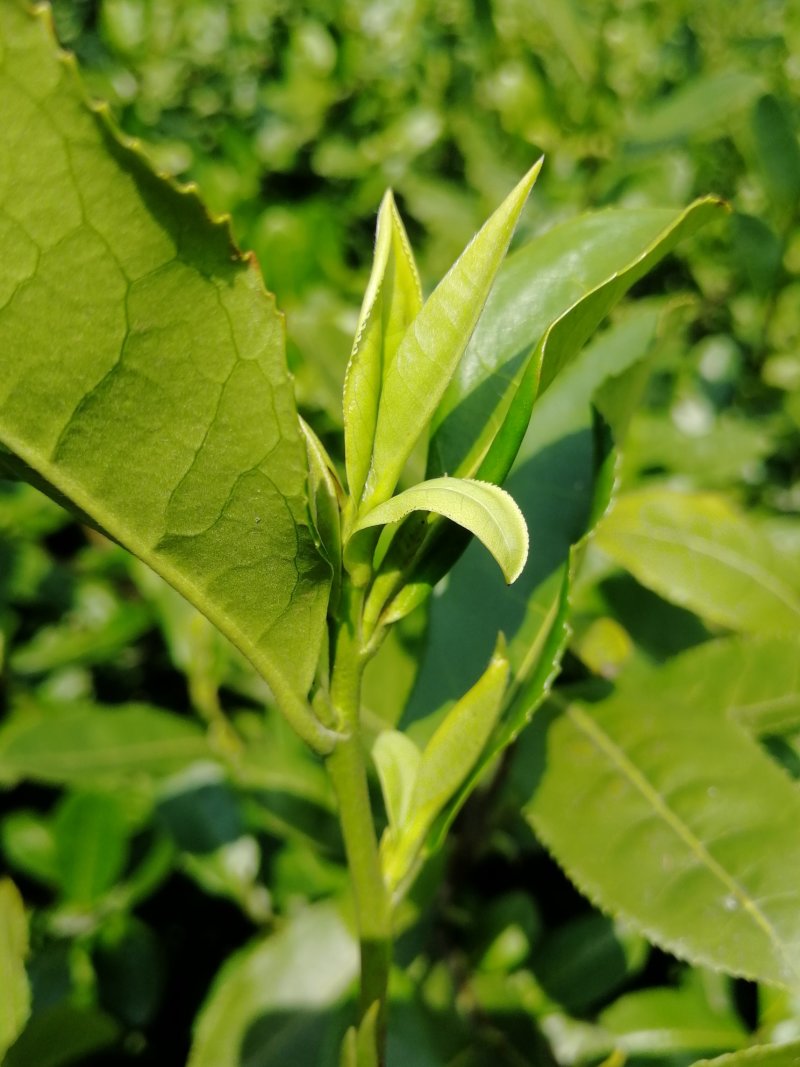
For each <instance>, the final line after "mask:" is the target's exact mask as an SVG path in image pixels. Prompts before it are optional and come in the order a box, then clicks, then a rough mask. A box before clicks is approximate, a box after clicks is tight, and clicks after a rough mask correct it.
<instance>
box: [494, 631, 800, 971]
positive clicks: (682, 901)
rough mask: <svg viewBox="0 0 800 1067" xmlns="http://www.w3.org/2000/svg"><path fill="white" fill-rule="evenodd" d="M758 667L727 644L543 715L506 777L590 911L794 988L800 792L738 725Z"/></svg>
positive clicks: (698, 959)
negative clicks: (521, 793)
mask: <svg viewBox="0 0 800 1067" xmlns="http://www.w3.org/2000/svg"><path fill="white" fill-rule="evenodd" d="M745 647H746V646H745ZM761 664H762V660H761V658H760V657H759V655H755V656H749V655H745V656H742V654H741V643H740V642H739V641H736V642H729V643H726V645H725V646H723V647H722V648H721V649H720V650H718V651H715V652H712V651H711V650H708V651H705V650H703V649H698V650H696V651H691V652H688V653H685V654H684V655H682V656H680V657H677V658H676V659H675V660H673V661H672V662H671V663H670V664H669V665H668V666H667V667H663V668H655V669H652V670H650V671H647V672H641V673H639V674H637V675H636V676H632V677H631V678H630V679H629V680H628V681H627V682H626V683H624V684H622V685H621V686H620V688H619V689H618V691H617V692H616V693H614V694H613V695H612V696H611V697H609V698H608V699H606V700H603V701H601V702H599V703H595V704H588V703H585V702H582V701H579V700H574V701H571V702H569V703H565V704H563V705H559V706H549V707H547V708H546V709H543V710H541V711H540V712H539V713H538V714H537V716H536V717H535V718H534V720H533V723H532V725H531V726H530V728H529V729H528V731H526V733H525V734H523V736H522V739H521V742H520V744H521V754H520V756H519V762H518V764H517V767H516V770H515V775H516V777H517V778H518V781H519V783H520V786H522V785H523V783H527V790H528V794H527V795H528V796H529V800H528V802H527V804H526V805H525V814H526V817H527V818H528V820H529V821H530V823H531V824H532V826H533V827H534V829H535V830H536V832H537V834H539V836H540V837H541V838H542V840H543V841H544V843H545V844H546V845H547V847H548V848H549V849H551V850H552V851H553V853H554V855H555V856H556V858H557V859H558V860H559V862H560V863H561V864H562V865H563V866H564V868H565V870H566V871H567V872H568V873H569V875H570V877H571V878H573V880H574V881H575V883H576V884H577V885H578V886H579V887H580V888H581V889H582V890H583V892H585V893H587V894H588V895H589V896H590V897H591V899H592V900H594V901H595V902H597V903H598V904H600V905H601V906H602V907H603V908H605V909H606V910H608V911H610V912H611V913H613V914H615V915H620V916H622V917H624V918H626V919H628V920H629V921H630V922H631V923H632V924H633V925H634V926H635V927H636V928H637V929H639V930H641V931H642V932H643V933H644V934H645V935H646V936H647V937H648V938H649V939H650V940H652V941H655V942H656V943H657V944H659V945H661V946H663V947H665V948H667V949H668V950H669V951H671V952H674V953H675V954H676V955H678V956H680V957H682V958H685V959H689V960H691V961H692V962H695V963H703V964H708V965H710V966H712V967H716V968H719V969H721V970H724V971H727V972H728V973H730V974H736V975H744V976H746V977H751V978H756V979H759V980H763V981H765V982H771V983H776V984H779V985H785V986H790V987H793V988H794V987H797V986H798V985H800V968H798V964H797V948H798V945H800V908H798V903H800V888H798V887H800V840H798V836H797V826H798V820H800V794H798V791H797V789H796V788H795V785H794V783H793V782H792V781H791V779H790V778H789V777H788V775H787V774H786V772H785V771H784V770H783V769H782V768H780V767H778V766H777V765H776V764H775V763H773V762H772V761H771V760H770V759H769V757H768V756H767V755H766V754H765V752H764V751H763V750H761V749H760V748H759V747H758V745H757V744H755V743H754V741H753V740H752V739H751V738H749V737H748V736H747V734H746V732H745V731H744V729H743V728H742V727H741V726H740V725H738V724H737V723H736V722H735V720H734V713H735V703H736V701H737V699H738V690H739V689H743V690H746V689H748V688H750V689H752V688H753V679H752V677H751V674H752V672H753V671H754V670H758V668H759V666H760V665H761ZM699 671H703V672H704V673H703V674H699V673H698V672H699ZM756 688H758V686H756ZM710 752H713V754H714V758H713V760H711V759H709V753H710Z"/></svg>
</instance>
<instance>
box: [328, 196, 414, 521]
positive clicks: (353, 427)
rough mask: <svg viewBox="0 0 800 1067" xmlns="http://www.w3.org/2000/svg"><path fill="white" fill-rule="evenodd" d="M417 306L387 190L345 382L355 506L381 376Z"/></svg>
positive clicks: (407, 249) (407, 254) (402, 234)
mask: <svg viewBox="0 0 800 1067" xmlns="http://www.w3.org/2000/svg"><path fill="white" fill-rule="evenodd" d="M421 307H422V286H421V284H420V280H419V275H418V273H417V267H416V263H415V262H414V256H413V253H412V251H411V244H410V243H409V240H408V236H407V235H406V231H405V228H404V226H403V222H402V219H401V218H400V213H399V212H398V210H397V205H396V204H395V202H394V197H393V196H392V194H391V192H387V193H386V195H385V196H384V198H383V202H382V203H381V206H380V210H379V212H378V227H377V233H376V236H375V257H374V260H373V264H372V273H371V275H370V279H369V283H368V284H367V291H366V293H365V294H364V302H363V304H362V306H361V314H360V316H359V320H358V328H357V330H356V339H355V342H354V344H353V351H352V353H351V355H350V362H349V363H348V365H347V371H346V373H345V379H344V399H343V409H344V441H345V465H346V468H347V485H348V489H349V492H350V496H351V497H352V498H353V500H355V501H356V503H357V502H358V501H359V500H360V498H361V493H362V490H363V488H364V483H365V482H366V480H367V474H368V473H369V465H370V460H371V458H372V446H373V442H374V439H375V426H376V423H377V420H378V404H379V401H380V397H381V390H382V388H383V381H384V378H385V377H386V373H387V371H388V369H389V367H390V366H391V364H392V361H393V359H394V357H395V354H396V352H397V348H398V345H399V344H400V341H401V339H402V337H403V335H404V334H405V332H406V330H407V328H408V326H409V325H410V323H411V322H412V321H413V320H414V319H415V318H416V316H417V313H418V312H419V309H420V308H421Z"/></svg>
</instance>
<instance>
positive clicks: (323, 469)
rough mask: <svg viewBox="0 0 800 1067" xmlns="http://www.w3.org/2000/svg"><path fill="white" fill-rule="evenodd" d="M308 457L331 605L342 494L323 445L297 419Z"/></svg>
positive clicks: (310, 496)
mask: <svg viewBox="0 0 800 1067" xmlns="http://www.w3.org/2000/svg"><path fill="white" fill-rule="evenodd" d="M300 430H301V432H302V434H303V437H304V438H305V442H306V453H307V455H308V502H309V506H310V509H311V519H312V522H313V524H314V529H315V530H316V532H317V535H318V536H319V539H320V545H321V549H322V552H323V553H324V555H325V557H326V559H327V560H328V562H329V563H330V565H331V567H332V569H333V584H332V586H331V604H335V603H336V601H337V598H338V589H339V583H340V581H341V570H342V523H341V502H342V499H343V496H344V494H343V493H342V490H341V486H340V485H339V479H338V477H337V475H336V470H335V468H334V466H333V463H332V462H331V459H330V456H329V455H328V453H327V452H326V451H325V446H324V445H323V444H322V442H321V441H320V439H319V438H318V437H317V435H316V434H315V433H314V431H313V430H312V429H311V427H310V426H309V425H308V423H307V422H306V421H305V419H302V418H301V419H300Z"/></svg>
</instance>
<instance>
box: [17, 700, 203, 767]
mask: <svg viewBox="0 0 800 1067" xmlns="http://www.w3.org/2000/svg"><path fill="white" fill-rule="evenodd" d="M211 754H212V753H211V749H210V748H209V745H208V742H207V741H206V738H205V736H204V734H203V731H202V730H201V729H200V727H199V726H197V724H196V723H193V722H191V721H190V720H187V719H182V718H180V717H179V716H177V715H172V714H170V713H169V712H166V711H160V710H158V709H157V708H151V707H148V706H146V705H138V704H131V705H126V706H123V707H116V708H111V707H109V708H104V707H100V706H98V705H96V704H89V705H75V706H73V707H70V708H69V709H65V710H59V711H49V712H48V711H42V712H35V711H28V712H26V713H25V714H20V715H17V716H14V717H12V718H11V719H10V720H9V721H8V722H6V723H5V724H4V725H3V726H2V727H0V781H1V782H3V783H4V784H9V785H10V784H14V783H15V782H18V781H21V780H24V779H30V780H32V781H38V782H49V783H53V784H67V783H85V782H87V781H92V780H96V779H108V780H111V781H113V780H115V779H116V780H119V779H120V778H125V777H135V776H160V775H165V774H171V773H172V772H173V771H176V770H179V769H180V768H181V767H183V766H185V765H186V764H188V763H191V762H193V761H194V760H201V759H209V757H210V756H211Z"/></svg>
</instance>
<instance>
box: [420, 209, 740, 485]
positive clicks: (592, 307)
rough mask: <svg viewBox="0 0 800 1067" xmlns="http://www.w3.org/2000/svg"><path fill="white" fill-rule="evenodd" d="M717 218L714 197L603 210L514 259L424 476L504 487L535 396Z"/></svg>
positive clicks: (450, 397)
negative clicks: (636, 290)
mask: <svg viewBox="0 0 800 1067" xmlns="http://www.w3.org/2000/svg"><path fill="white" fill-rule="evenodd" d="M719 211H720V204H719V201H716V200H700V201H697V202H696V203H694V204H692V205H691V206H690V207H688V208H686V209H685V210H684V211H681V212H677V213H676V212H675V211H671V210H663V209H654V208H646V209H637V210H615V211H599V212H595V213H592V214H588V215H582V216H580V217H579V218H577V219H573V220H571V221H569V222H566V223H564V224H562V225H560V226H557V227H555V228H554V229H552V230H550V231H549V232H548V233H546V234H543V235H542V236H541V237H537V238H536V239H535V240H534V241H531V242H530V243H529V244H527V245H525V246H524V247H523V248H521V249H519V251H517V252H515V253H514V254H513V255H512V256H510V257H509V259H508V261H507V262H506V263H505V264H504V265H503V267H502V269H501V271H500V273H499V275H498V278H497V282H496V284H495V286H494V288H493V290H492V293H491V295H490V297H489V299H488V301H487V305H486V308H485V310H484V313H483V315H482V316H481V319H480V322H479V323H478V325H477V327H476V329H475V333H474V334H473V336H472V339H471V340H470V343H469V345H468V346H467V350H466V352H465V353H464V358H463V359H462V360H461V363H460V364H459V366H458V368H457V370H456V373H455V376H454V377H453V380H452V382H451V383H450V385H449V386H448V389H447V391H446V392H445V394H444V396H443V397H442V401H441V403H440V405H439V407H438V409H437V411H436V414H435V415H434V419H433V423H432V436H431V446H430V451H429V456H428V474H429V475H431V476H433V475H438V474H443V473H448V474H453V475H458V476H464V477H472V476H478V477H481V478H487V479H488V480H490V481H494V482H497V483H502V482H503V481H504V480H505V477H506V474H507V473H508V470H509V469H510V466H511V464H512V463H513V460H514V457H515V456H516V453H517V449H518V448H519V446H520V442H521V441H522V439H523V437H524V435H525V431H526V430H527V427H528V423H529V421H530V417H531V410H532V407H533V404H534V403H535V401H536V400H537V398H538V397H539V396H541V394H542V393H543V392H544V391H545V390H546V389H547V388H548V387H549V386H550V385H551V383H552V382H553V381H554V379H555V378H556V377H557V376H558V375H559V374H560V373H561V372H562V371H563V370H564V369H565V368H566V367H568V366H569V364H570V363H571V362H572V361H573V360H574V359H575V358H576V357H577V355H578V353H579V352H580V350H581V348H582V347H583V345H584V344H585V343H586V341H587V340H588V338H589V337H590V336H591V334H592V333H593V332H594V330H596V329H597V327H598V325H599V324H600V323H601V322H602V320H603V319H604V318H605V316H606V315H607V314H608V312H609V311H610V310H611V308H612V307H614V305H615V304H616V303H617V302H618V301H619V300H620V299H621V297H623V296H624V295H625V293H626V292H627V291H628V290H629V289H630V287H631V286H632V285H633V284H634V283H635V282H636V281H638V280H639V279H640V278H641V277H642V276H643V275H645V274H646V273H647V272H648V271H649V270H651V269H652V268H653V267H654V266H655V265H656V264H657V263H658V262H659V261H660V260H661V259H663V257H664V256H665V255H667V254H668V253H669V252H670V251H672V249H673V248H675V246H676V245H677V244H678V243H679V242H680V241H681V240H683V239H684V238H685V237H687V236H690V235H691V234H692V233H694V232H695V231H696V230H697V229H698V228H699V227H700V226H702V225H704V224H705V223H706V222H707V221H708V220H709V219H710V218H711V217H713V216H714V215H715V214H718V213H719ZM576 264H579V268H576Z"/></svg>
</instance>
